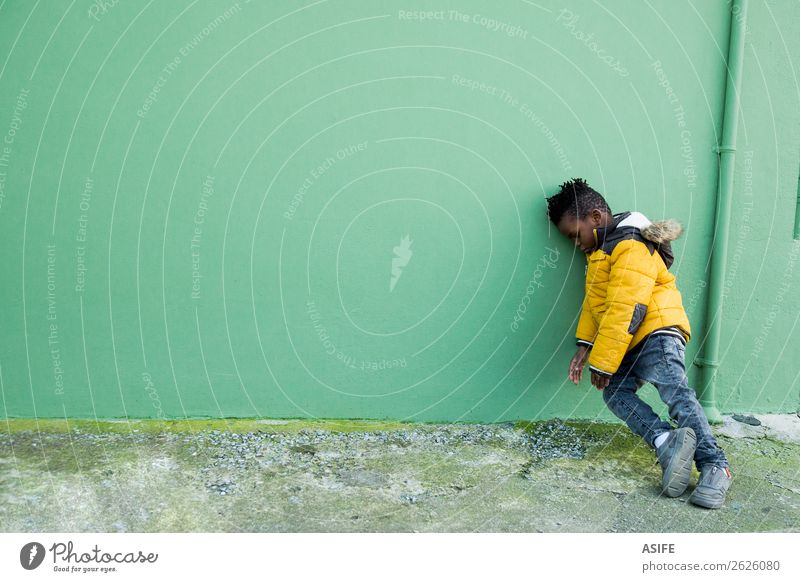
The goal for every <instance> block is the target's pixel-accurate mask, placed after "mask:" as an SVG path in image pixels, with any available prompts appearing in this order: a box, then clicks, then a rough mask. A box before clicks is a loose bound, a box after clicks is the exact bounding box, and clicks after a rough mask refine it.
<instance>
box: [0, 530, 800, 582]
mask: <svg viewBox="0 0 800 582" xmlns="http://www.w3.org/2000/svg"><path fill="white" fill-rule="evenodd" d="M798 542H800V534H797V533H764V534H661V533H654V534H622V533H618V534H571V533H564V534H538V533H537V534H527V533H520V534H503V533H467V534H455V533H453V534H450V533H448V534H432V533H431V534H429V533H416V534H415V533H410V534H406V533H383V534H382V533H372V534H360V533H351V534H336V533H328V534H325V533H295V534H285V533H284V534H272V533H269V534H238V533H227V534H220V533H216V534H213V533H209V534H206V533H198V534H183V533H181V534H169V533H157V534H110V533H97V534H83V533H82V534H35V533H33V534H0V580H9V581H11V580H49V579H60V580H65V579H71V580H86V579H92V580H98V579H102V580H114V581H121V580H143V579H144V580H147V581H148V582H151V581H153V580H173V581H174V580H178V579H185V577H186V576H187V575H198V576H203V579H204V580H208V579H223V580H233V579H238V580H244V579H246V578H245V577H248V578H247V579H249V577H251V576H253V575H255V576H257V577H258V579H259V580H275V579H284V580H297V579H299V580H325V581H328V580H346V581H348V582H357V581H360V580H365V581H367V580H368V581H370V582H374V581H375V580H380V581H381V582H385V581H394V580H397V581H402V582H409V581H413V580H437V581H438V580H459V581H462V580H481V581H484V582H485V581H488V580H498V579H506V580H510V579H512V578H510V577H511V576H514V579H516V578H517V577H519V576H525V577H526V578H528V577H529V578H530V579H531V580H541V579H556V578H555V577H558V579H562V578H563V576H565V575H570V576H584V577H585V579H586V580H597V579H601V580H605V579H608V580H615V581H619V580H647V579H656V580H666V579H668V578H670V579H671V578H675V579H676V580H678V579H679V580H753V579H758V580H793V581H794V580H800V568H798V563H800V557H798V554H799V553H800V552H798V547H800V546H799V545H798ZM212 577H213V578H212ZM571 579H574V578H571Z"/></svg>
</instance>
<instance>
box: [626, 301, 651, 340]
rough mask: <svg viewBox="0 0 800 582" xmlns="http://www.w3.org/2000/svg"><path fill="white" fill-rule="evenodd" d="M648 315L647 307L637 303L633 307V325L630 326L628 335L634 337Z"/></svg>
mask: <svg viewBox="0 0 800 582" xmlns="http://www.w3.org/2000/svg"><path fill="white" fill-rule="evenodd" d="M646 313H647V305H645V304H644V303H637V304H636V305H634V306H633V316H632V317H631V324H630V325H629V326H628V333H629V334H631V335H633V334H634V333H636V330H637V329H639V326H640V325H642V322H643V321H644V316H645V314H646Z"/></svg>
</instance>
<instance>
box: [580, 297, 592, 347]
mask: <svg viewBox="0 0 800 582" xmlns="http://www.w3.org/2000/svg"><path fill="white" fill-rule="evenodd" d="M596 335H597V324H596V323H595V322H594V318H593V317H592V312H591V311H590V310H589V302H588V297H587V296H584V298H583V306H582V307H581V316H580V318H579V319H578V328H577V329H576V330H575V339H576V340H577V341H576V342H575V343H576V344H577V345H579V346H586V347H588V348H591V347H592V345H593V344H594V338H595V336H596Z"/></svg>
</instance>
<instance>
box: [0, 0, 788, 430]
mask: <svg viewBox="0 0 800 582" xmlns="http://www.w3.org/2000/svg"><path fill="white" fill-rule="evenodd" d="M421 10H427V11H429V12H425V13H422V12H420V11H421ZM799 18H800V6H798V5H797V3H796V2H788V1H780V2H778V1H769V2H764V1H757V0H755V1H751V8H750V19H749V26H748V28H749V34H748V35H747V46H746V53H745V54H746V62H745V78H744V85H743V86H744V90H743V96H742V118H741V125H740V131H739V136H740V147H739V150H738V152H737V183H736V192H735V196H736V198H735V203H734V204H735V205H734V211H733V221H734V223H735V224H734V227H735V228H734V230H733V233H732V235H731V236H732V239H731V245H730V251H731V253H730V255H731V256H730V257H729V263H730V267H731V270H730V277H729V280H728V283H729V287H728V293H727V304H726V309H725V315H724V322H723V326H724V336H723V337H724V342H723V347H722V353H721V357H722V359H723V364H722V366H721V368H720V371H719V382H718V399H719V407H720V409H721V410H722V411H723V412H729V411H761V412H763V411H790V410H796V409H797V407H798V366H797V363H796V357H797V354H798V352H799V351H800V340H799V339H798V338H800V333H798V328H797V316H798V313H800V299H798V293H797V291H796V289H797V284H798V278H800V274H798V273H797V272H796V271H797V268H796V267H795V265H796V264H797V256H798V249H799V248H800V247H798V244H800V243H798V241H797V240H795V239H793V228H794V221H795V211H796V205H797V184H798V159H799V158H800V155H799V153H798V143H800V139H799V136H798V128H799V127H800V124H798V95H800V88H799V85H798V68H800V67H798V64H797V62H796V60H795V61H793V60H792V57H793V56H794V57H795V59H796V57H797V55H798V54H800V50H798V49H800V41H798V39H797V35H796V34H793V33H792V31H796V30H797V24H798V19H799ZM729 21H730V13H729V5H728V4H727V3H725V2H721V1H720V2H702V3H699V2H697V3H688V2H667V1H658V2H655V1H651V2H641V3H639V2H637V3H631V2H627V1H622V0H615V1H604V2H602V3H588V2H577V1H574V2H553V1H546V0H542V1H540V2H536V3H531V2H524V1H522V0H518V1H511V2H504V3H502V5H496V6H494V5H493V6H492V7H491V8H489V7H488V5H487V4H486V3H485V2H478V1H470V2H464V1H461V2H439V3H435V4H431V3H411V4H409V3H406V2H389V1H380V2H371V3H369V4H364V3H361V2H354V1H345V2H319V3H314V4H311V3H309V4H308V5H299V4H297V3H288V2H259V1H257V0H253V1H252V2H244V1H239V2H238V3H237V2H230V3H220V2H214V3H211V2H189V1H182V2H170V3H157V4H156V3H153V4H146V3H145V2H124V3H123V2H120V3H113V2H110V3H105V4H103V3H90V2H83V3H80V4H74V5H73V4H71V3H69V2H61V3H56V4H55V6H54V5H53V4H48V5H47V7H45V6H44V5H43V4H40V5H36V6H34V5H31V4H29V3H22V2H10V1H8V2H6V3H5V4H4V5H3V6H2V8H0V62H2V63H3V65H2V69H0V131H2V133H3V138H4V140H5V141H4V143H3V144H2V147H3V149H2V150H1V151H0V154H2V157H0V196H1V197H0V224H1V225H2V228H3V232H4V243H5V244H3V245H2V248H0V261H2V265H3V273H4V277H3V281H2V284H1V286H0V293H2V295H1V296H2V299H3V309H2V310H0V314H1V315H0V317H2V320H0V325H2V329H3V337H4V340H5V341H3V342H2V346H1V347H0V380H2V383H1V384H0V388H2V395H3V408H2V410H0V414H4V415H6V416H11V417H16V416H36V417H51V416H53V417H63V416H70V417H90V418H91V417H95V416H97V417H166V418H183V417H204V416H212V417H216V416H266V417H350V418H394V419H413V420H450V421H459V420H460V421H475V420H480V421H499V420H508V419H515V418H546V417H552V416H562V417H563V416H573V417H589V418H593V417H601V418H610V414H609V413H608V412H607V411H606V410H605V407H604V405H603V403H602V399H601V398H600V396H599V394H598V393H597V392H596V391H595V390H594V388H592V387H591V386H590V385H589V382H588V379H587V378H585V379H584V381H583V383H582V384H581V385H580V386H578V387H576V386H574V385H572V384H571V383H569V381H568V380H567V377H566V376H567V374H566V370H567V363H568V360H569V358H570V357H571V355H572V353H573V351H574V328H575V324H576V323H577V315H578V307H579V304H580V300H581V293H582V278H583V273H584V264H585V260H584V259H583V257H582V256H580V255H578V254H576V253H574V251H573V249H572V248H571V245H570V243H569V241H567V240H565V239H564V240H562V238H560V235H558V233H557V232H556V231H555V230H554V229H553V228H552V227H551V226H550V225H549V223H548V222H547V219H546V217H545V214H544V207H545V203H544V198H545V196H548V195H550V194H552V193H553V192H554V191H555V189H556V188H557V186H558V184H560V183H561V182H562V181H564V180H565V179H568V178H571V177H574V176H582V177H584V178H586V179H587V180H588V181H589V183H590V184H592V185H594V186H595V188H597V189H598V190H599V191H601V192H602V193H604V194H605V195H606V197H607V199H608V200H609V203H610V204H611V207H612V209H613V210H614V211H615V212H617V211H622V210H638V211H641V212H643V213H645V214H646V215H647V216H649V217H650V218H651V219H658V218H666V217H672V218H676V219H678V220H681V221H682V222H683V223H684V225H685V227H686V234H685V235H684V237H683V238H681V239H680V240H679V241H678V242H677V243H676V244H675V250H676V263H675V266H674V267H673V271H674V272H675V273H676V274H677V276H678V284H679V288H680V289H681V291H682V293H683V295H684V303H685V306H686V309H687V312H688V314H689V317H690V319H691V321H692V326H693V330H694V338H693V340H692V342H690V344H689V347H688V349H687V358H692V357H694V356H696V355H697V354H698V350H699V349H700V347H701V345H702V341H703V330H704V326H705V325H706V323H707V322H706V319H707V318H706V313H705V295H706V291H707V279H706V277H707V275H706V273H707V272H708V258H709V257H708V249H709V246H710V241H711V238H712V236H713V234H714V222H713V214H714V207H715V203H714V197H715V195H716V185H717V167H718V166H717V154H716V153H715V152H714V151H713V146H714V145H715V144H716V140H717V136H719V135H720V132H721V126H720V124H721V119H722V104H723V99H724V93H723V88H724V81H725V69H724V62H725V56H726V54H727V40H728V34H729ZM698 372H699V370H698V369H697V368H696V367H694V366H690V369H689V373H690V378H691V379H693V380H694V379H695V378H696V377H697V373H698ZM645 392H646V397H647V398H648V399H650V401H651V402H654V403H655V402H656V401H657V397H655V391H654V390H653V389H652V388H647V389H645ZM660 410H662V411H663V407H662V408H661V409H660Z"/></svg>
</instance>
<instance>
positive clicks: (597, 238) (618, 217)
mask: <svg viewBox="0 0 800 582" xmlns="http://www.w3.org/2000/svg"><path fill="white" fill-rule="evenodd" d="M630 214H631V213H630V211H628V212H618V213H617V214H613V215H612V216H611V218H612V221H611V224H608V225H606V226H601V227H599V228H595V229H594V230H593V232H594V243H595V246H594V248H595V250H597V249H599V248H600V247H601V246H602V245H603V243H604V242H605V240H606V238H607V237H608V236H609V235H610V234H611V233H612V232H614V230H616V228H617V225H618V224H619V223H620V222H622V221H623V220H625V219H626V218H628V216H630Z"/></svg>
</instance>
